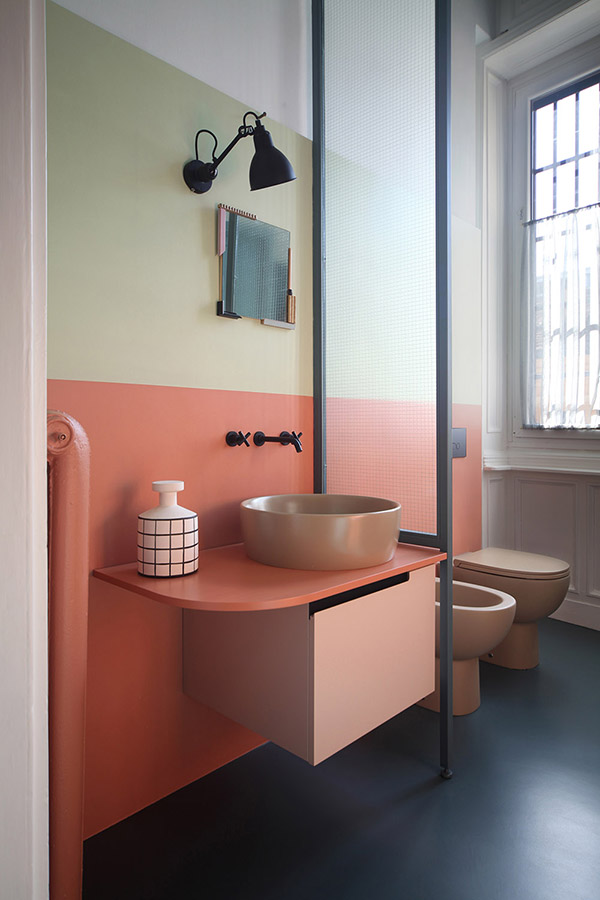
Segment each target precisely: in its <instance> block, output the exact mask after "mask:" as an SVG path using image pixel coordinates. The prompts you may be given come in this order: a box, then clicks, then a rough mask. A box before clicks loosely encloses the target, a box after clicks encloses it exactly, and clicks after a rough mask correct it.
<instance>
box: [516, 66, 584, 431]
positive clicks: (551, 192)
mask: <svg viewBox="0 0 600 900" xmlns="http://www.w3.org/2000/svg"><path fill="white" fill-rule="evenodd" d="M599 109H600V72H599V73H595V74H594V75H591V76H588V77H586V78H585V79H583V80H581V81H578V82H576V83H573V84H570V85H568V86H567V87H563V88H561V89H560V90H558V91H555V92H554V93H552V94H549V95H548V94H547V95H545V96H542V97H540V98H537V99H535V100H533V101H532V102H531V163H530V172H531V186H530V197H531V221H530V222H527V223H526V225H525V229H524V230H525V252H524V266H523V291H522V296H523V299H524V303H523V306H522V315H523V320H522V331H521V334H522V367H523V401H524V402H523V420H524V426H525V427H526V428H538V429H577V430H592V429H600V283H599V278H600V167H599V163H600V141H599V135H600V116H599Z"/></svg>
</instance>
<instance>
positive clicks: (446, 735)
mask: <svg viewBox="0 0 600 900" xmlns="http://www.w3.org/2000/svg"><path fill="white" fill-rule="evenodd" d="M325 2H326V0H312V56H313V365H314V376H313V396H314V490H315V492H316V493H323V492H325V491H326V488H327V473H326V411H325V338H326V335H325V315H324V310H325V190H326V185H325V180H324V159H325V134H324V121H325V103H324V87H325V84H324V81H325V34H324V3H325ZM435 97H436V104H435V170H436V171H435V180H436V380H437V391H436V487H437V523H436V527H437V532H436V534H427V533H421V532H414V531H401V532H400V535H399V540H400V541H403V542H404V543H408V544H419V545H421V546H426V547H437V548H439V549H440V550H441V551H442V552H443V553H445V554H446V557H447V558H446V560H444V562H442V563H440V598H439V599H440V774H441V775H442V777H443V778H450V777H451V776H452V769H451V765H450V763H451V750H452V371H451V362H452V359H451V340H452V334H451V297H450V0H435Z"/></svg>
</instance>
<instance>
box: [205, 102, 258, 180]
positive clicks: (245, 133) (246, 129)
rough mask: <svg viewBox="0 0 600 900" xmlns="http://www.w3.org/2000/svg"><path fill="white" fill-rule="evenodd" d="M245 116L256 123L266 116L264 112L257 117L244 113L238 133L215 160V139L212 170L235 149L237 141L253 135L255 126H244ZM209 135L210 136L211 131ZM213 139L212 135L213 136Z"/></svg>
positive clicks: (254, 114)
mask: <svg viewBox="0 0 600 900" xmlns="http://www.w3.org/2000/svg"><path fill="white" fill-rule="evenodd" d="M246 116H254V118H255V120H256V122H258V120H259V119H262V118H264V116H266V112H264V113H261V114H260V115H257V113H255V112H252V111H249V112H247V113H245V114H244V119H243V123H242V124H241V125H240V127H239V128H238V132H237V134H236V136H235V137H234V139H233V140H232V141H231V143H230V144H228V145H227V146H226V147H225V149H224V150H223V152H222V153H221V155H220V156H218V157H217V158H216V159H215V150H216V149H217V143H216V138H215V146H214V148H213V161H212V168H213V169H216V168H217V166H219V165H220V163H222V162H223V160H224V159H225V157H226V156H227V154H228V153H230V152H231V151H232V150H233V148H234V147H235V145H236V144H237V142H238V141H241V139H242V138H245V137H250V135H251V134H254V129H255V127H256V126H255V125H246ZM209 133H210V134H212V131H211V132H209ZM213 137H214V135H213ZM197 138H198V135H196V139H197ZM196 159H198V152H197V151H196Z"/></svg>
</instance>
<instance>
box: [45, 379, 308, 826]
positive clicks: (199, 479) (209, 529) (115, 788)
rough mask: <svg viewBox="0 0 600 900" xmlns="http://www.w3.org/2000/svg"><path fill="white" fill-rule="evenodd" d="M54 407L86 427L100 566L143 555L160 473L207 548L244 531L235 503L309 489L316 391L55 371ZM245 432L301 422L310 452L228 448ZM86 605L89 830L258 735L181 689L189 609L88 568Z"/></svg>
mask: <svg viewBox="0 0 600 900" xmlns="http://www.w3.org/2000/svg"><path fill="white" fill-rule="evenodd" d="M48 403H49V405H50V406H52V407H54V408H59V409H67V410H69V412H70V413H71V414H72V415H74V416H75V418H76V419H78V420H79V421H80V422H81V424H82V425H83V426H84V428H85V430H86V432H87V434H88V437H89V441H90V446H91V452H92V459H91V470H92V483H91V498H90V563H91V566H92V567H99V566H104V565H116V564H119V563H122V562H129V561H131V560H133V559H135V556H136V541H137V538H136V516H137V513H138V512H141V511H142V510H144V509H147V508H148V507H149V506H153V505H154V504H155V503H156V495H154V494H152V491H151V489H150V484H151V481H152V480H153V479H154V478H163V477H165V478H180V477H181V478H183V479H184V480H185V491H184V492H183V493H182V494H181V496H180V502H181V503H182V504H183V505H185V506H188V507H190V508H192V509H194V510H197V511H198V513H199V520H200V541H201V545H202V547H204V548H205V547H213V546H220V545H222V544H227V543H234V542H235V541H238V540H240V530H239V517H238V513H237V505H238V503H239V501H240V499H242V498H244V497H247V496H252V495H260V494H269V493H282V492H286V491H298V492H303V491H311V490H312V446H311V440H310V433H311V428H312V399H311V398H310V397H299V396H282V395H268V394H261V393H250V392H243V391H239V392H238V391H213V390H201V389H193V388H172V387H162V386H154V385H131V384H129V385H128V384H109V383H102V382H77V381H65V380H52V381H50V382H49V383H48ZM238 428H243V429H244V430H245V431H249V430H252V431H256V430H259V429H262V430H264V431H266V432H267V433H278V431H281V430H282V428H288V429H292V428H294V429H296V430H298V431H303V432H304V434H303V441H304V452H303V453H302V454H297V453H296V452H295V451H294V449H293V448H292V447H281V446H279V445H267V446H265V447H262V448H257V447H254V446H252V447H250V448H247V447H237V448H231V447H228V446H227V445H226V444H225V434H226V433H227V431H229V430H230V429H236V430H237V429H238ZM240 591H243V585H240ZM89 615H90V618H89V657H88V695H87V735H86V788H85V834H86V836H89V835H91V834H94V833H96V832H97V831H100V830H102V829H103V828H106V827H107V826H109V825H111V824H113V823H114V822H116V821H119V820H120V819H122V818H125V817H126V816H128V815H131V814H132V813H133V812H135V811H136V810H138V809H140V808H142V807H144V806H146V805H147V804H148V803H151V802H153V801H154V800H156V799H158V798H159V797H162V796H165V795H166V794H168V793H170V792H171V791H174V790H176V789H177V788H179V787H182V786H183V785H185V784H188V783H189V782H190V781H193V780H194V779H196V778H199V777H200V776H202V775H204V774H206V773H207V772H210V771H212V770H213V769H215V768H217V767H218V766H220V765H223V764H224V763H226V762H228V761H229V760H230V759H233V758H235V757H236V756H239V755H240V754H242V753H245V752H247V751H248V750H250V749H252V748H253V747H255V746H257V744H259V743H260V742H261V740H262V739H261V738H260V737H259V736H257V735H254V734H252V733H251V732H249V731H247V730H246V729H244V728H241V727H240V726H238V725H236V724H235V723H233V722H231V721H230V720H228V719H226V718H224V717H223V716H220V715H219V714H218V713H215V712H214V711H212V710H210V709H207V708H205V707H203V706H201V705H200V704H198V703H195V702H194V701H193V700H190V699H189V698H188V697H186V696H185V695H184V694H183V692H182V689H181V672H182V660H181V610H177V609H172V608H171V607H166V606H162V605H160V604H158V603H153V602H152V601H149V600H145V599H143V598H140V597H138V596H136V595H133V594H129V593H127V592H125V591H121V590H119V589H117V588H114V587H111V586H110V585H107V584H103V583H101V582H99V581H97V580H96V579H94V578H91V579H90V610H89Z"/></svg>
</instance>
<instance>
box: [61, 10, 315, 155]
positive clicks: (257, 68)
mask: <svg viewBox="0 0 600 900" xmlns="http://www.w3.org/2000/svg"><path fill="white" fill-rule="evenodd" d="M58 2H59V5H60V6H64V7H65V8H66V9H70V10H71V11H72V12H74V13H76V14H77V15H79V16H82V17H83V18H84V19H88V20H89V21H90V22H93V23H94V24H95V25H99V26H100V27H101V28H104V29H106V31H110V32H112V34H115V35H117V36H118V37H121V38H123V39H124V40H126V41H129V42H130V43H131V44H134V45H135V46H136V47H140V48H141V49H142V50H146V51H147V52H148V53H151V54H152V55H153V56H157V57H158V58H159V59H162V60H164V61H165V62H168V63H170V64H171V65H173V66H176V67H177V68H178V69H181V70H182V71H183V72H187V73H188V74H189V75H193V76H194V78H198V79H199V80H200V81H204V82H205V83H206V84H209V85H211V87H215V88H218V90H220V91H223V93H225V94H228V95H229V96H230V97H234V98H235V99H236V100H239V101H240V102H242V103H246V104H247V106H248V108H252V109H254V110H255V111H256V112H263V110H266V112H267V117H268V118H270V119H274V120H275V121H277V122H281V123H282V124H284V125H287V126H288V127H289V128H293V129H294V131H297V132H298V133H299V134H303V135H305V136H306V137H310V136H311V129H312V121H311V116H312V112H311V96H312V95H311V30H310V22H311V18H310V7H311V4H310V0H219V2H213V3H208V2H206V0H204V2H202V0H200V2H199V0H169V2H166V0H129V2H124V0H58ZM198 116H199V120H198V121H199V124H198V128H201V127H205V128H210V127H211V126H210V123H209V122H204V121H202V122H200V116H201V110H198ZM156 127H157V128H160V122H157V123H156ZM267 128H268V125H267ZM231 137H233V135H231ZM219 138H220V140H225V138H226V135H223V136H222V137H221V136H220V135H219Z"/></svg>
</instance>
